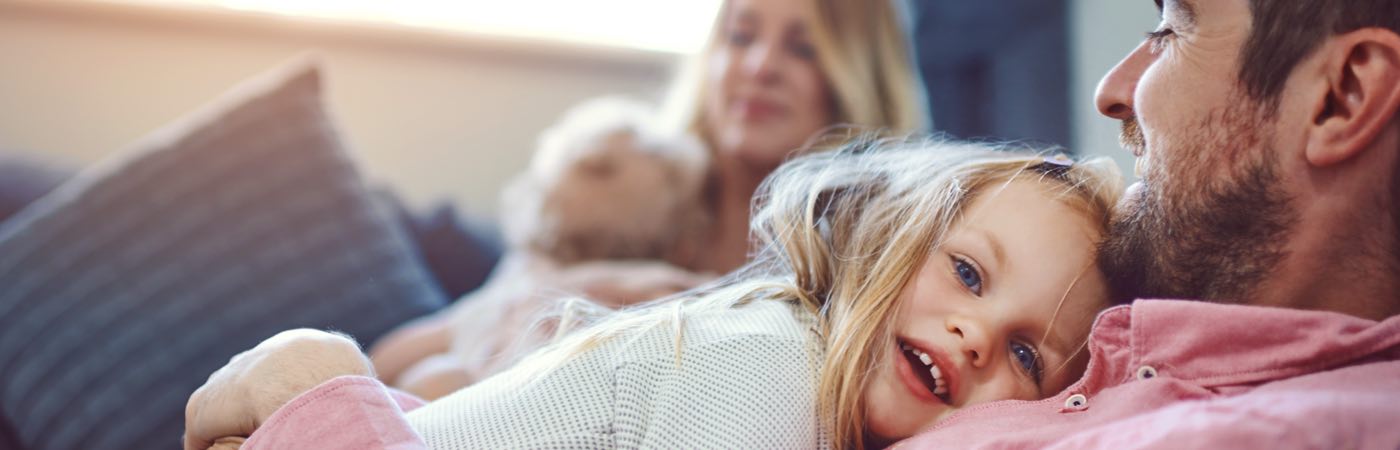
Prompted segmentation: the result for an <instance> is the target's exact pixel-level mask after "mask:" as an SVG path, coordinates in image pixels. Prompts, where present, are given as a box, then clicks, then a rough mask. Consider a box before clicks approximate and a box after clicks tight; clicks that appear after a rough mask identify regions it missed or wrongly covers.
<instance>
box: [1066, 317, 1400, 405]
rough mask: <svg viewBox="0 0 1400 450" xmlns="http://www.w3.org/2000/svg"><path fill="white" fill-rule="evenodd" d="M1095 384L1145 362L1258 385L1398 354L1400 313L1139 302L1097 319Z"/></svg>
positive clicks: (1204, 379) (1113, 380)
mask: <svg viewBox="0 0 1400 450" xmlns="http://www.w3.org/2000/svg"><path fill="white" fill-rule="evenodd" d="M1089 346H1090V351H1091V355H1092V359H1091V360H1090V364H1089V366H1090V367H1089V371H1088V374H1089V376H1087V377H1086V379H1085V380H1084V381H1085V383H1086V384H1087V386H1085V387H1088V388H1089V389H1091V390H1098V389H1101V388H1103V387H1107V386H1109V385H1113V384H1118V383H1121V382H1123V381H1126V380H1129V379H1132V377H1134V373H1135V372H1136V371H1138V370H1139V369H1140V368H1142V367H1152V368H1153V369H1154V370H1155V372H1156V373H1158V374H1160V375H1163V376H1170V377H1173V378H1177V379H1182V380H1189V381H1192V382H1194V383H1196V384H1199V385H1201V386H1205V387H1212V386H1225V385H1239V384H1250V383H1259V382H1264V381H1269V380H1277V379H1282V378H1289V377H1294V376H1299V375H1303V374H1308V373H1314V372H1319V371H1323V370H1327V369H1331V368H1335V367H1340V366H1344V365H1348V364H1353V363H1357V362H1359V361H1362V360H1367V359H1376V358H1380V359H1385V360H1393V359H1400V316H1398V317H1391V318H1389V319H1386V320H1385V321H1382V322H1376V321H1371V320H1366V319H1362V318H1358V317H1353V316H1348V315H1345V314H1339V313H1333V312H1323V311H1304V310H1296V309H1285V308H1271V307H1262V306H1242V305H1225V304H1216V303H1206V302H1198V301H1185V300H1139V301H1137V302H1135V303H1133V305H1132V306H1121V307H1117V308H1112V309H1109V310H1108V311H1105V312H1104V313H1103V314H1101V315H1100V316H1099V318H1098V320H1096V321H1095V323H1094V330H1093V332H1092V333H1091V337H1090V343H1089Z"/></svg>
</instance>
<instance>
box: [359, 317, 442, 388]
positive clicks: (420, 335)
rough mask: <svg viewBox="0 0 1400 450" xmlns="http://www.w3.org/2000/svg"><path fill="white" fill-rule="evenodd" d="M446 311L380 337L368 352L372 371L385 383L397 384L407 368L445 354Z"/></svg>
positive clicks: (415, 321)
mask: <svg viewBox="0 0 1400 450" xmlns="http://www.w3.org/2000/svg"><path fill="white" fill-rule="evenodd" d="M449 311H451V310H450V309H448V310H443V311H439V312H438V313H435V314H433V315H430V316H425V317H422V318H419V319H417V320H414V321H412V322H409V323H406V324H404V325H402V326H400V327H398V328H397V329H395V330H394V331H393V332H391V333H389V334H388V335H386V336H384V337H383V338H381V339H380V340H379V342H378V343H376V344H375V345H374V347H373V348H371V349H370V351H369V359H370V361H371V362H373V363H374V372H375V374H376V376H378V377H379V379H380V380H382V381H384V383H385V384H388V385H397V384H398V383H399V378H400V377H401V376H402V375H403V374H404V372H406V371H408V370H409V368H411V367H413V365H415V364H417V363H418V362H420V361H422V360H425V359H427V358H429V357H431V356H433V355H440V354H443V353H447V351H448V348H449V347H450V346H451V343H452V327H451V321H450V320H448V316H449Z"/></svg>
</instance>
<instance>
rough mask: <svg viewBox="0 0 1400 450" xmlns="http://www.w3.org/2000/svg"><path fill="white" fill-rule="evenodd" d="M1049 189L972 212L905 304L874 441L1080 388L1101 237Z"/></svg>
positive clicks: (1003, 197) (1010, 189)
mask: <svg viewBox="0 0 1400 450" xmlns="http://www.w3.org/2000/svg"><path fill="white" fill-rule="evenodd" d="M1047 189H1049V188H1047V186H1045V184H1044V182H1040V181H1034V180H1018V181H1013V182H1011V183H1009V184H1007V185H1005V188H1004V189H998V188H992V189H991V190H990V191H989V192H987V193H986V194H983V195H982V196H981V197H979V198H978V199H976V200H975V201H973V203H972V204H970V205H968V209H967V211H966V214H965V215H964V216H963V219H962V220H960V221H959V222H958V223H957V224H955V226H954V227H953V228H952V229H951V230H949V234H948V236H947V239H946V241H945V242H944V244H943V245H942V246H941V248H938V249H937V250H935V251H933V252H932V253H930V254H929V256H927V257H926V258H925V260H924V262H923V263H922V264H921V266H920V268H919V269H918V271H917V272H915V274H914V278H913V279H912V280H910V282H909V284H908V285H906V286H905V288H904V290H903V291H902V292H901V293H900V299H899V302H900V305H899V309H898V311H897V313H896V316H895V324H894V330H893V331H894V334H895V342H894V343H893V344H891V345H890V347H889V348H887V349H884V350H882V354H881V355H880V356H879V357H878V358H877V359H876V361H877V362H876V368H875V371H874V373H873V375H872V378H871V382H870V383H869V385H868V387H867V388H866V390H865V392H864V395H865V401H866V402H865V403H866V418H867V424H866V425H867V429H868V430H869V432H870V434H871V435H872V436H873V437H875V438H878V439H879V440H881V441H882V442H884V443H890V442H893V441H895V440H899V439H903V438H906V437H909V436H913V435H914V434H916V433H918V432H919V431H920V430H923V429H926V428H928V427H929V426H931V425H933V424H934V423H936V422H938V421H940V420H942V419H944V418H947V417H948V416H949V415H950V414H952V413H953V412H955V411H957V410H959V409H962V408H966V407H968V406H971V405H976V404H979V403H986V402H991V401H996V400H1007V399H1021V400H1036V399H1042V398H1046V397H1050V396H1053V395H1055V394H1057V393H1059V392H1060V391H1061V390H1063V389H1064V388H1066V387H1069V385H1070V384H1071V383H1073V382H1074V381H1075V380H1077V379H1078V378H1079V376H1080V374H1081V373H1082V372H1083V366H1084V365H1085V363H1086V360H1087V355H1086V353H1085V352H1083V351H1077V350H1078V349H1079V348H1080V344H1081V343H1082V342H1083V341H1084V339H1085V336H1086V335H1087V333H1088V329H1089V327H1090V325H1091V324H1092V323H1093V318H1094V317H1095V315H1096V313H1097V312H1098V311H1099V310H1100V309H1102V308H1103V307H1104V306H1106V302H1107V298H1108V297H1107V290H1106V288H1105V285H1104V280H1103V276H1102V275H1101V274H1100V273H1099V271H1098V270H1097V269H1096V268H1095V267H1094V266H1093V262H1094V248H1095V244H1096V243H1097V242H1098V239H1099V237H1100V236H1099V233H1098V232H1097V231H1095V230H1096V228H1095V227H1093V226H1091V224H1090V222H1089V220H1088V219H1087V218H1086V217H1085V216H1084V214H1082V213H1080V212H1078V210H1075V209H1072V208H1070V207H1069V206H1067V205H1066V204H1065V203H1063V202H1062V201H1060V200H1056V199H1054V198H1052V197H1051V196H1050V195H1049V194H1048V193H1047ZM1086 268H1087V270H1086ZM1062 298H1063V299H1064V301H1063V305H1061V299H1062ZM1057 306H1058V307H1059V311H1058V315H1057V312H1056V308H1057ZM1052 318H1053V321H1054V323H1053V324H1052V323H1051V321H1052ZM1052 325H1053V326H1052Z"/></svg>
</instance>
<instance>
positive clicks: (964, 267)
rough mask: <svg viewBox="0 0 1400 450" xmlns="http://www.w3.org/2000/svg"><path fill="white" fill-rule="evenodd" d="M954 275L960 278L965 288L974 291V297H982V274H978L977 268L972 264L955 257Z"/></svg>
mask: <svg viewBox="0 0 1400 450" xmlns="http://www.w3.org/2000/svg"><path fill="white" fill-rule="evenodd" d="M953 275H956V276H957V277H958V281H960V282H962V284H963V286H966V287H967V289H968V290H970V291H972V295H977V296H981V295H982V273H981V272H978V270H977V266H976V265H974V264H973V263H972V262H970V261H968V260H966V259H964V258H962V257H960V256H954V257H953Z"/></svg>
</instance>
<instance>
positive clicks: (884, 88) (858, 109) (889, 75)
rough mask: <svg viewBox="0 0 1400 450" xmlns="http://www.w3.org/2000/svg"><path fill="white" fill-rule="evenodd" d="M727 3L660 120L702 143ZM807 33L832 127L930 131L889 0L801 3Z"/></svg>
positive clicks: (900, 25)
mask: <svg viewBox="0 0 1400 450" xmlns="http://www.w3.org/2000/svg"><path fill="white" fill-rule="evenodd" d="M730 3H731V2H729V1H725V2H724V4H723V6H721V7H720V11H719V14H717V15H716V16H715V20H714V24H713V25H712V26H711V29H710V35H709V39H708V41H706V43H705V46H704V48H703V49H702V50H701V51H700V52H699V53H698V54H696V55H695V56H694V57H692V58H691V59H690V60H689V61H688V62H687V63H686V64H685V65H684V66H683V67H682V69H681V73H680V74H679V76H677V77H675V79H674V82H673V83H672V85H671V88H670V90H669V91H668V98H667V99H666V102H665V104H664V105H663V108H662V109H663V111H662V114H663V116H664V119H665V121H666V122H668V123H669V125H670V126H672V127H674V128H677V129H680V130H683V131H687V132H690V133H692V134H694V135H696V136H700V137H701V138H702V139H705V140H706V141H707V143H709V144H711V145H712V146H713V144H714V143H713V142H708V140H709V139H710V136H707V132H706V130H705V124H704V123H705V114H704V112H703V110H704V98H705V96H706V92H705V76H706V74H707V73H708V72H709V68H708V67H707V64H708V61H709V55H710V54H711V53H712V52H714V50H715V48H716V47H718V46H721V45H725V42H726V35H725V32H724V27H725V17H726V14H727V13H728V9H729V7H730ZM807 6H808V8H807V9H806V13H807V14H806V16H807V19H808V20H807V27H808V28H807V32H808V36H810V39H811V42H812V47H813V49H814V50H815V52H816V57H817V64H818V65H819V67H820V68H821V71H822V73H823V74H824V75H825V77H826V80H827V85H828V86H829V87H830V89H831V96H832V103H833V106H834V109H833V112H834V113H835V119H836V122H835V124H851V125H859V126H864V127H879V128H884V129H888V130H892V131H893V132H896V133H911V132H915V131H919V130H924V129H926V128H927V127H928V126H929V118H928V105H927V104H926V102H925V101H926V99H927V96H926V94H925V92H924V88H923V84H922V82H921V81H920V80H919V78H918V76H917V75H916V72H915V70H914V63H913V54H912V52H911V50H910V48H909V41H908V38H907V37H906V36H905V35H904V30H905V26H904V24H903V22H901V17H900V12H899V11H898V10H897V9H896V8H895V5H894V2H893V1H891V0H807Z"/></svg>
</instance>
